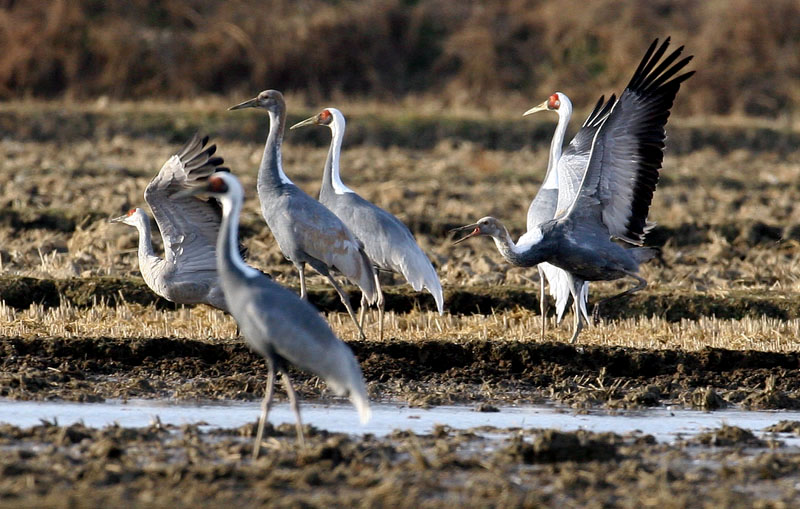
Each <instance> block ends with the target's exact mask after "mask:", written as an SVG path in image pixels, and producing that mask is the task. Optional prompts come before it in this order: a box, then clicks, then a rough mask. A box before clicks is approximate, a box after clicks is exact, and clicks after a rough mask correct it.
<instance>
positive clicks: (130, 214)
mask: <svg viewBox="0 0 800 509" xmlns="http://www.w3.org/2000/svg"><path fill="white" fill-rule="evenodd" d="M134 214H136V209H131V210H129V211H128V216H132V215H134Z"/></svg>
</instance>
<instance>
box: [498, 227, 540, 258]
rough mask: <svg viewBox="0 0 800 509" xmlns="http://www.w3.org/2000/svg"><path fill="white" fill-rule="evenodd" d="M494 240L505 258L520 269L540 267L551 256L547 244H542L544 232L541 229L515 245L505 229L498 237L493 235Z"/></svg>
mask: <svg viewBox="0 0 800 509" xmlns="http://www.w3.org/2000/svg"><path fill="white" fill-rule="evenodd" d="M492 240H494V244H495V246H497V250H498V251H500V254H501V255H503V258H505V259H506V261H508V262H509V263H511V264H512V265H516V266H518V267H533V266H534V265H539V264H540V263H542V262H544V261H546V260H547V256H548V254H549V253H548V250H547V247H546V244H544V243H542V232H541V230H540V229H539V228H535V229H534V230H530V231H528V233H526V234H525V235H523V236H522V237H520V239H519V242H517V243H516V244H515V243H514V241H513V240H512V239H511V234H509V233H508V230H507V229H506V228H505V227H503V228H502V230H501V232H500V233H499V234H498V235H492Z"/></svg>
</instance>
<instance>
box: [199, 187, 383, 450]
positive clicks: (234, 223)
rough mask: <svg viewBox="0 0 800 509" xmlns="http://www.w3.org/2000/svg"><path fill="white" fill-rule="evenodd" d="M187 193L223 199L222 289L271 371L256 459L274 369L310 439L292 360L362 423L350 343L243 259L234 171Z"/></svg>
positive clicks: (365, 402)
mask: <svg viewBox="0 0 800 509" xmlns="http://www.w3.org/2000/svg"><path fill="white" fill-rule="evenodd" d="M185 193H191V194H198V193H208V194H210V195H211V196H215V197H217V198H218V199H219V200H220V202H221V203H222V227H221V229H220V231H219V240H218V242H217V252H218V257H217V267H218V270H219V275H220V281H221V283H222V290H223V291H224V292H225V298H226V299H227V301H228V302H229V303H230V310H231V314H232V315H233V317H234V318H235V319H236V323H237V324H239V328H240V329H241V331H242V334H243V335H244V338H245V341H247V344H248V345H249V346H250V348H252V349H253V350H255V351H256V352H258V353H260V354H261V355H263V356H264V357H265V358H266V359H267V366H268V369H269V374H268V377H267V389H266V393H265V394H264V401H263V403H262V405H261V418H260V419H259V422H258V432H257V433H256V443H255V445H254V447H253V458H254V459H255V458H257V457H258V454H259V451H260V449H261V439H262V437H263V433H264V425H265V423H266V421H267V416H268V415H269V410H270V406H271V404H272V395H273V389H274V381H275V372H276V371H277V372H278V373H279V374H280V375H281V379H282V380H283V383H284V386H285V387H286V393H287V395H288V396H289V402H290V404H291V406H292V410H293V411H294V414H295V419H296V427H297V439H298V441H299V443H300V444H301V446H303V445H304V444H305V439H304V436H303V424H302V421H301V419H300V408H299V405H298V402H297V394H296V393H295V391H294V388H293V387H292V382H291V380H290V379H289V375H288V374H287V371H286V370H287V368H288V365H289V364H293V365H295V366H297V367H299V368H301V369H303V370H306V371H310V372H311V373H314V374H315V375H317V376H319V377H320V378H322V379H323V380H325V382H326V383H327V384H328V385H329V386H330V387H331V388H332V389H333V390H334V392H336V393H337V394H339V395H346V396H348V397H349V398H350V401H351V402H352V403H353V405H354V406H355V407H356V409H357V410H358V414H359V417H360V418H361V422H362V423H366V422H367V421H368V420H369V417H370V409H369V399H368V397H367V388H366V386H365V385H364V379H363V377H362V375H361V368H360V367H359V366H358V362H357V361H356V359H355V357H354V356H353V352H352V351H351V350H350V348H349V347H348V346H347V345H346V344H344V343H343V342H342V341H340V340H339V339H338V338H337V337H336V336H335V335H334V333H333V331H331V329H330V327H329V326H328V324H327V323H326V322H325V320H324V319H323V318H322V317H321V316H320V314H319V312H318V311H317V310H316V309H315V308H314V306H312V305H311V304H309V303H308V301H305V300H301V299H299V298H297V295H295V294H294V293H292V292H290V291H289V290H287V289H285V288H283V287H282V286H280V285H279V284H277V283H275V282H273V281H272V280H270V279H269V278H268V277H266V276H265V275H263V274H262V273H261V272H259V271H257V270H256V269H254V268H253V267H250V266H249V265H247V264H245V263H244V260H242V257H241V255H240V254H239V250H238V236H239V213H240V212H241V210H242V202H243V201H244V191H243V190H242V186H241V184H240V183H239V180H238V179H237V178H236V177H234V176H233V175H231V174H229V173H217V174H215V175H212V176H211V177H210V178H209V179H208V182H207V184H206V185H205V186H204V187H202V188H198V189H191V190H188V191H185Z"/></svg>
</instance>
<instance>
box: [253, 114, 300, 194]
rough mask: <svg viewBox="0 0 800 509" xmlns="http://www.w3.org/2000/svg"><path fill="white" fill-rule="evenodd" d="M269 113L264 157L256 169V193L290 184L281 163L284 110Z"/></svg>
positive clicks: (284, 124)
mask: <svg viewBox="0 0 800 509" xmlns="http://www.w3.org/2000/svg"><path fill="white" fill-rule="evenodd" d="M268 111H269V135H268V136H267V143H266V145H264V155H263V156H262V157H261V166H260V167H259V168H258V193H259V194H261V193H262V191H265V190H268V189H274V188H279V187H281V186H283V185H286V184H292V181H291V180H289V177H287V176H286V174H285V173H283V163H282V161H281V144H283V132H284V130H285V128H286V110H285V109H284V108H279V109H278V111H272V110H268Z"/></svg>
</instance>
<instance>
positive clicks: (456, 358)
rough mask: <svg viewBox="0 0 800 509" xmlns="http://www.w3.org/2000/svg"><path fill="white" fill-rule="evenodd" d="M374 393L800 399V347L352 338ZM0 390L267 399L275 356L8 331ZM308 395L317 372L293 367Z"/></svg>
mask: <svg viewBox="0 0 800 509" xmlns="http://www.w3.org/2000/svg"><path fill="white" fill-rule="evenodd" d="M349 344H350V346H351V348H352V349H353V352H354V353H355V355H356V356H357V357H358V359H359V360H360V363H361V366H362V370H363V372H364V376H365V379H366V380H367V382H368V385H369V392H370V396H371V398H373V399H392V400H399V401H405V402H407V403H409V404H411V405H418V406H427V405H441V404H451V403H474V404H476V405H477V404H480V403H485V404H490V405H491V404H501V403H512V404H513V403H525V402H539V401H542V400H545V399H547V400H553V401H557V402H560V403H563V404H565V405H569V406H572V407H575V408H592V407H603V408H612V409H613V408H644V407H650V406H657V405H678V406H686V407H689V408H697V409H703V410H714V409H717V408H724V407H727V406H729V405H740V406H743V407H745V408H752V409H796V408H800V353H770V352H752V351H751V352H747V351H731V350H719V349H707V350H704V351H699V352H685V351H674V350H635V349H630V348H628V349H625V348H608V347H600V346H592V345H586V346H581V347H575V346H571V345H566V344H563V343H529V342H524V343H522V342H517V341H497V340H487V341H480V340H470V341H463V342H454V341H448V342H441V341H419V340H417V341H404V340H402V339H401V338H391V339H390V340H389V341H383V342H378V341H351V342H350V343H349ZM0 358H1V359H2V360H1V361H0V368H2V370H1V371H0V396H4V397H9V398H14V399H40V400H41V399H53V398H61V399H65V400H73V401H90V402H91V401H101V400H102V399H103V398H123V399H125V398H172V399H178V400H180V399H223V400H231V399H233V400H257V399H259V398H261V397H262V396H263V391H264V383H265V379H266V376H265V375H266V365H265V361H264V360H263V359H262V358H261V357H259V356H258V355H256V354H253V353H252V352H251V351H250V350H249V349H248V348H247V346H246V345H245V344H244V343H243V342H242V341H238V340H229V341H221V342H211V341H200V340H189V339H171V338H152V339H126V340H121V339H113V338H99V339H95V338H86V339H68V340H64V339H58V338H32V339H31V338H28V339H25V338H11V337H10V338H5V339H4V340H3V341H2V342H0ZM293 379H294V380H295V382H296V384H297V385H298V386H299V392H300V394H301V396H302V397H303V398H316V397H318V396H319V395H320V390H321V389H320V387H319V384H318V383H317V382H318V381H317V380H316V379H315V378H313V377H309V376H308V375H305V374H303V373H301V372H293Z"/></svg>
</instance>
